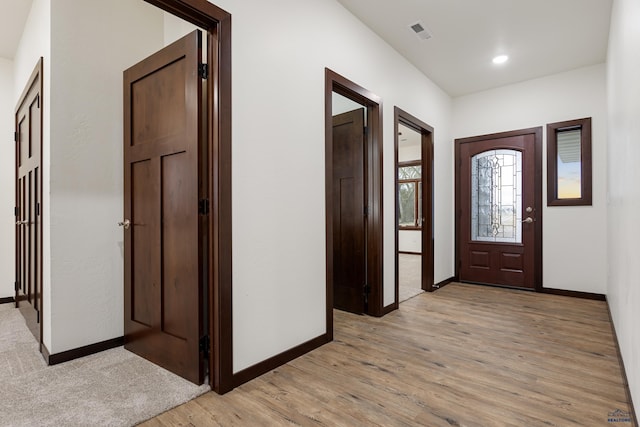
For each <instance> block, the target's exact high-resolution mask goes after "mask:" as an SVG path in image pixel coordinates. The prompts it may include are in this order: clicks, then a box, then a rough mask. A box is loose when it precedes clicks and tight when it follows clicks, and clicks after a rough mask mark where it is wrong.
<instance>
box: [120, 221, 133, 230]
mask: <svg viewBox="0 0 640 427" xmlns="http://www.w3.org/2000/svg"><path fill="white" fill-rule="evenodd" d="M118 225H119V226H120V227H124V229H125V230H128V229H129V226H130V225H131V221H129V220H128V219H125V220H124V221H120V222H119V223H118Z"/></svg>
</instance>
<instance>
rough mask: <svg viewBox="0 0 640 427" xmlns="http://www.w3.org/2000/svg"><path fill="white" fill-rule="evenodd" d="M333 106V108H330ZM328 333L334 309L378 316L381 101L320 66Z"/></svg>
mask: <svg viewBox="0 0 640 427" xmlns="http://www.w3.org/2000/svg"><path fill="white" fill-rule="evenodd" d="M334 109H335V111H334ZM325 165H326V169H325V170H326V175H325V182H326V190H325V191H326V242H327V248H326V251H327V290H326V296H327V300H326V304H327V334H328V336H329V339H332V338H333V309H334V307H335V308H338V309H342V310H346V311H350V312H353V313H358V314H369V315H372V316H382V315H383V314H384V313H383V311H384V310H383V289H382V102H381V100H380V98H379V97H378V96H376V95H374V94H373V93H371V92H369V91H368V90H366V89H364V88H362V87H361V86H359V85H357V84H355V83H354V82H352V81H350V80H348V79H346V78H344V77H342V76H340V75H339V74H337V73H335V72H333V71H331V70H329V69H325Z"/></svg>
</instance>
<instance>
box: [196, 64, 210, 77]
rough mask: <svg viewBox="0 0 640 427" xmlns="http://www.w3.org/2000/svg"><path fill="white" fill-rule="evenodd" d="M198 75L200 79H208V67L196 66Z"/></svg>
mask: <svg viewBox="0 0 640 427" xmlns="http://www.w3.org/2000/svg"><path fill="white" fill-rule="evenodd" d="M198 75H199V76H200V78H201V79H206V78H207V77H209V65H207V64H198Z"/></svg>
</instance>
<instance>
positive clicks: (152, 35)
mask: <svg viewBox="0 0 640 427" xmlns="http://www.w3.org/2000/svg"><path fill="white" fill-rule="evenodd" d="M51 13H52V17H51V39H52V43H51V56H52V64H51V77H52V86H51V123H52V128H51V206H50V215H51V307H52V312H51V327H52V343H51V346H50V347H49V350H50V352H52V353H58V352H61V351H65V350H68V349H72V348H77V347H80V346H84V345H87V344H92V343H95V342H99V341H103V340H107V339H110V338H114V337H118V336H122V334H123V311H124V307H123V305H124V302H123V234H122V229H121V228H120V227H118V226H117V225H116V223H117V222H118V221H120V220H121V219H122V209H123V207H122V203H123V181H122V180H123V169H122V162H123V158H122V121H123V119H122V92H123V90H122V72H123V70H125V69H126V68H128V67H130V66H131V65H133V64H135V63H137V62H139V61H140V60H142V59H143V58H145V57H146V56H148V55H149V54H151V53H153V52H154V51H156V50H158V49H160V48H162V46H164V31H163V14H162V12H161V11H160V10H159V9H157V8H155V7H153V6H150V5H149V4H147V3H145V2H142V1H130V0H110V1H108V2H105V1H101V0H83V1H81V2H79V1H77V0H56V2H55V8H52V10H51Z"/></svg>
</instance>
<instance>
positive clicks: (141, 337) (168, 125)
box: [122, 30, 207, 384]
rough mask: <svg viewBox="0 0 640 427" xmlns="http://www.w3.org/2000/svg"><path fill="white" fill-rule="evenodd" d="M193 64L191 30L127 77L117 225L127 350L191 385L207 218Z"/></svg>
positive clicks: (197, 373) (196, 373)
mask: <svg viewBox="0 0 640 427" xmlns="http://www.w3.org/2000/svg"><path fill="white" fill-rule="evenodd" d="M200 63H201V33H200V31H197V30H196V31H194V32H193V33H191V34H189V35H188V36H186V37H184V38H182V39H180V40H178V41H177V42H175V43H173V44H171V45H169V46H167V47H166V48H164V49H162V50H161V51H159V52H157V53H155V54H154V55H152V56H150V57H148V58H146V59H145V60H143V61H142V62H140V63H138V64H136V65H134V66H133V67H131V68H129V69H128V70H126V71H125V72H124V192H125V200H124V214H125V218H126V219H125V220H124V221H123V223H122V225H123V226H124V228H125V238H124V242H125V348H127V349H128V350H130V351H132V352H134V353H136V354H138V355H140V356H142V357H144V358H146V359H148V360H150V361H152V362H154V363H156V364H158V365H160V366H163V367H164V368H166V369H168V370H170V371H172V372H174V373H176V374H178V375H180V376H182V377H184V378H186V379H188V380H190V381H192V382H194V383H198V384H200V383H202V382H203V380H204V354H203V352H202V351H200V348H199V343H200V340H201V338H202V337H204V330H203V328H204V324H203V311H204V310H203V302H204V301H203V291H204V286H205V283H204V274H203V265H202V263H203V262H204V261H203V256H202V254H203V247H204V243H205V241H204V237H203V236H205V235H206V233H205V232H203V231H204V230H203V229H202V228H203V227H204V225H203V224H204V221H203V220H202V215H204V214H206V213H207V211H206V201H205V200H204V199H202V198H203V197H205V196H204V194H206V193H205V191H204V190H205V188H204V184H202V183H203V182H204V181H205V180H204V176H203V175H204V172H203V170H204V162H205V159H206V156H205V155H204V154H203V153H204V152H205V144H204V138H203V136H204V135H203V131H204V130H203V127H202V124H203V114H202V92H201V87H202V82H201V76H200V74H199V68H200V67H199V66H200ZM203 208H204V209H205V210H203ZM201 214H202V215H201Z"/></svg>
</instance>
